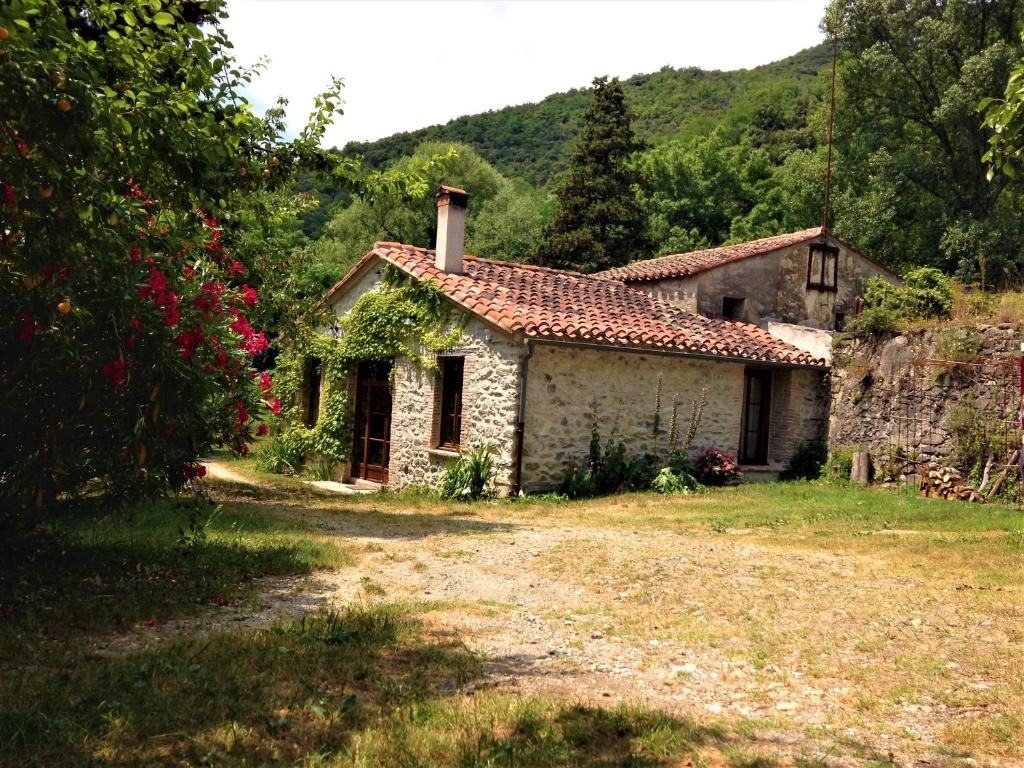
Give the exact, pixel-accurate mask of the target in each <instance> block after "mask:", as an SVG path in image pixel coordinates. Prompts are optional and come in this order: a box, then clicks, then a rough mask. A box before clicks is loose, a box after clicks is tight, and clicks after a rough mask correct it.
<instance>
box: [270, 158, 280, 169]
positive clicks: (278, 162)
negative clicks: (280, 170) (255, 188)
mask: <svg viewBox="0 0 1024 768" xmlns="http://www.w3.org/2000/svg"><path fill="white" fill-rule="evenodd" d="M270 162H271V164H272V165H273V166H274V167H275V168H277V166H279V165H280V164H281V158H279V157H275V158H274V159H273V160H271V161H270Z"/></svg>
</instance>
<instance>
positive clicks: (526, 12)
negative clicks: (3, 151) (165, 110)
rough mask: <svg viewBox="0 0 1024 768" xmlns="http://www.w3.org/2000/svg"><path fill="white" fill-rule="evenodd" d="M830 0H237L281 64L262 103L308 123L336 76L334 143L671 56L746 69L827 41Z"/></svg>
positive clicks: (236, 13) (257, 88)
mask: <svg viewBox="0 0 1024 768" xmlns="http://www.w3.org/2000/svg"><path fill="white" fill-rule="evenodd" d="M823 8H824V0H725V1H723V0H717V1H713V0H686V1H681V0H660V1H658V2H641V1H640V0H632V1H630V2H619V1H618V0H572V1H571V2H541V1H540V0H513V1H512V2H488V1H487V0H454V1H447V2H440V1H437V2H433V1H431V0H418V1H413V2H404V1H399V0H389V1H386V2H381V1H379V0H378V2H356V1H355V0H352V1H345V2H342V1H341V0H333V1H331V0H229V2H228V12H229V14H230V16H229V18H228V21H227V25H226V26H227V32H228V36H229V37H230V38H231V40H232V42H233V43H234V44H235V54H236V57H237V58H238V60H239V62H240V63H242V64H253V63H255V62H256V61H257V60H258V59H259V58H260V57H264V56H265V57H267V58H269V59H270V64H269V66H268V67H267V69H266V70H265V71H264V73H263V74H262V75H261V76H260V78H259V80H258V81H257V82H256V83H255V84H254V85H253V86H252V87H251V88H250V89H249V91H248V96H249V98H250V100H251V101H252V102H253V103H254V104H255V105H256V106H257V108H259V109H260V110H261V111H262V110H263V109H265V108H266V107H267V106H269V105H270V104H272V103H273V102H274V101H275V100H276V98H277V97H278V96H284V97H286V98H287V99H288V101H289V109H288V118H289V128H290V129H291V130H297V129H298V128H299V127H301V125H302V123H303V121H304V119H305V116H306V115H307V114H308V113H309V110H310V107H311V105H312V99H313V96H314V95H315V94H316V93H319V92H321V91H323V90H324V89H325V88H326V86H327V84H328V83H329V82H330V77H331V75H338V76H339V77H342V78H344V79H345V83H346V87H345V102H346V104H345V114H344V116H342V117H340V118H338V120H337V121H336V123H335V125H334V127H333V128H332V129H331V130H330V131H329V132H328V134H327V137H326V140H325V142H324V143H325V144H326V145H327V146H332V145H336V146H339V147H340V146H342V145H343V144H345V142H347V141H349V140H360V141H363V140H369V139H377V138H381V137H382V136H389V135H391V134H393V133H396V132H398V131H405V130H411V129H415V128H422V127H424V126H427V125H433V124H435V123H444V122H447V121H448V120H450V119H451V118H453V117H458V116H459V115H465V114H472V113H475V112H483V111H486V110H488V109H498V108H501V107H504V106H507V105H510V104H522V103H525V102H531V101H539V100H540V99H542V98H544V97H545V96H547V95H548V94H550V93H554V92H556V91H565V90H568V89H569V88H574V87H581V86H586V85H588V84H589V83H590V81H591V80H592V79H593V78H594V77H595V76H596V75H603V74H608V75H617V76H620V77H628V76H630V75H633V74H637V73H641V72H653V71H655V70H658V69H660V68H661V67H662V66H664V65H666V64H668V65H670V66H673V67H686V66H697V67H702V68H704V69H739V68H746V67H755V66H757V65H759V64H766V63H768V62H770V61H777V60H778V59H781V58H785V57H786V56H789V55H791V54H793V53H796V52H797V51H799V50H801V49H803V48H807V47H809V46H811V45H814V44H816V43H818V42H820V41H821V40H822V35H821V33H820V32H819V30H818V22H819V20H820V18H821V15H822V12H823Z"/></svg>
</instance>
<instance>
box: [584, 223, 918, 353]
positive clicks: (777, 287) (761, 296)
mask: <svg viewBox="0 0 1024 768" xmlns="http://www.w3.org/2000/svg"><path fill="white" fill-rule="evenodd" d="M876 275H880V276H882V277H884V278H886V279H887V280H891V281H893V282H898V281H899V277H898V276H897V275H895V274H893V273H892V272H890V271H889V270H887V269H886V268H885V267H883V266H882V265H881V264H878V263H877V262H875V261H873V260H872V259H870V258H868V257H867V256H865V255H864V254H862V253H861V252H860V251H858V250H857V249H856V248H853V247H852V246H850V245H847V244H846V243H844V242H843V241H841V240H839V239H837V238H835V237H833V236H832V235H831V234H829V235H825V236H823V235H822V228H821V227H814V228H812V229H805V230H801V231H800V232H790V233H789V234H785V235H778V236H775V237H765V238H762V239H760V240H751V241H749V242H746V243H738V244H736V245H726V246H722V247H720V248H708V249H705V250H700V251H691V252H689V253H677V254H672V255H669V256H661V257H659V258H656V259H647V260H645V261H637V262H634V263H632V264H628V265H626V266H625V267H620V268H618V269H612V270H608V271H607V272H603V273H601V276H604V277H609V278H612V279H615V280H621V281H622V282H624V283H626V284H627V285H629V286H632V287H634V288H638V289H639V290H642V291H646V292H648V293H650V294H651V295H653V296H657V297H658V298H660V299H662V300H664V301H667V302H669V303H671V304H674V305H676V306H677V307H680V308H681V309H685V310H686V311H688V312H696V313H699V314H701V315H704V316H705V317H717V318H724V319H727V320H740V321H743V322H747V323H755V324H757V325H761V326H762V327H765V328H767V329H768V330H770V331H771V332H772V333H773V334H775V335H776V336H779V337H780V338H784V339H786V340H787V341H790V342H791V343H793V344H795V345H797V346H799V347H801V348H804V349H808V350H810V351H812V352H815V353H816V354H822V353H823V352H825V351H827V349H828V348H829V346H830V337H828V336H827V335H825V334H815V333H813V332H808V331H807V330H804V329H817V330H821V331H841V330H843V328H844V326H845V325H846V324H847V321H849V320H851V319H852V318H853V317H854V315H855V314H856V312H857V308H858V300H859V299H860V298H861V297H862V296H863V294H864V288H865V283H866V281H867V279H868V278H869V277H873V276H876Z"/></svg>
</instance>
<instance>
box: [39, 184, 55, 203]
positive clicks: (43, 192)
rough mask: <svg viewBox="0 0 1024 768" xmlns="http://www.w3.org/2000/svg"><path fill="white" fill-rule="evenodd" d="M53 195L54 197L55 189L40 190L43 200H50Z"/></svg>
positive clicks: (45, 188)
mask: <svg viewBox="0 0 1024 768" xmlns="http://www.w3.org/2000/svg"><path fill="white" fill-rule="evenodd" d="M52 195H53V187H40V188H39V196H40V197H41V198H43V200H49V199H50V197H51V196H52Z"/></svg>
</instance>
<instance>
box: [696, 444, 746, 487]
mask: <svg viewBox="0 0 1024 768" xmlns="http://www.w3.org/2000/svg"><path fill="white" fill-rule="evenodd" d="M692 467H693V474H694V475H695V476H696V478H697V479H698V480H699V481H700V482H702V483H703V484H704V485H727V484H728V483H731V482H733V481H735V480H739V479H740V478H741V477H743V470H742V469H741V468H740V466H739V464H737V463H736V457H735V456H733V455H732V454H731V453H724V452H723V451H720V450H718V449H717V448H705V449H704V450H702V451H700V453H698V454H697V455H696V456H695V457H694V459H693V462H692Z"/></svg>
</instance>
